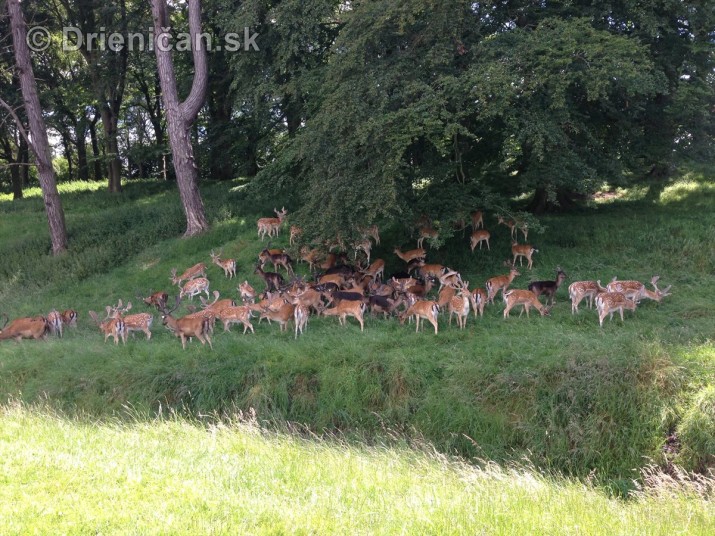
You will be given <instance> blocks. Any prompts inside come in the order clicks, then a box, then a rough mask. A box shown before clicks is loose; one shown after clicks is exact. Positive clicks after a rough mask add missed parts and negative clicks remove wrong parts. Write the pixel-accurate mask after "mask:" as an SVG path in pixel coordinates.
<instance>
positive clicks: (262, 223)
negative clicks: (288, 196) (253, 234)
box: [258, 207, 288, 241]
mask: <svg viewBox="0 0 715 536" xmlns="http://www.w3.org/2000/svg"><path fill="white" fill-rule="evenodd" d="M273 212H275V213H276V216H278V217H277V218H261V219H259V220H258V236H260V237H261V241H263V239H264V238H265V236H266V235H268V237H269V238H270V237H271V236H274V235H275V236H278V233H279V231H280V227H281V224H282V223H283V220H284V219H285V217H286V216H287V215H288V211H287V210H286V209H285V207H282V208H281V210H280V211H278V210H277V209H276V208H274V209H273Z"/></svg>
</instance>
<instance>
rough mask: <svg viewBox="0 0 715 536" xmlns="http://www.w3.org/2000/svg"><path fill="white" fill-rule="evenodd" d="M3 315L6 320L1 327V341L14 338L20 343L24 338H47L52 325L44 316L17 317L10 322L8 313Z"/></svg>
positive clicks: (0, 316)
mask: <svg viewBox="0 0 715 536" xmlns="http://www.w3.org/2000/svg"><path fill="white" fill-rule="evenodd" d="M2 317H5V322H4V323H3V325H2V328H0V341H6V340H9V339H12V340H14V341H15V342H17V343H19V342H20V341H21V340H22V339H35V340H37V339H43V340H45V339H46V338H47V332H48V331H49V329H50V327H49V325H48V323H47V318H45V317H44V316H34V317H24V318H16V319H15V320H13V321H12V322H10V323H9V324H8V322H9V321H10V318H9V317H8V316H7V315H6V314H2V315H0V318H2Z"/></svg>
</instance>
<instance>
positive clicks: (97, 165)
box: [87, 114, 104, 181]
mask: <svg viewBox="0 0 715 536" xmlns="http://www.w3.org/2000/svg"><path fill="white" fill-rule="evenodd" d="M97 121H99V115H98V114H95V116H94V118H93V119H92V120H91V121H90V122H89V124H88V125H87V127H88V128H89V139H90V140H91V143H92V157H93V168H94V180H96V181H101V180H102V178H103V177H104V175H103V174H102V155H101V153H100V152H99V141H97Z"/></svg>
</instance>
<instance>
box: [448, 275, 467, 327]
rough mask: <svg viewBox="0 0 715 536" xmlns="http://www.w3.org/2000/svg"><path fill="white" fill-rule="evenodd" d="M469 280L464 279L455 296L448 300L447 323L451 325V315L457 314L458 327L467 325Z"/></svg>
mask: <svg viewBox="0 0 715 536" xmlns="http://www.w3.org/2000/svg"><path fill="white" fill-rule="evenodd" d="M469 296H470V292H469V281H465V282H464V283H463V284H462V287H461V288H460V289H459V292H458V294H457V295H456V296H453V297H452V299H450V301H449V325H450V326H451V325H452V316H453V315H457V325H458V326H459V329H464V328H465V327H467V318H468V317H469Z"/></svg>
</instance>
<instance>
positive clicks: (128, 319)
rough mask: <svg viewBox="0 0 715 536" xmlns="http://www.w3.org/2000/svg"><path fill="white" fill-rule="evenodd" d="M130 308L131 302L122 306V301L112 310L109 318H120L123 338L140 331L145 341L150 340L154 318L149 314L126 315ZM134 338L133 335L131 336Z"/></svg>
mask: <svg viewBox="0 0 715 536" xmlns="http://www.w3.org/2000/svg"><path fill="white" fill-rule="evenodd" d="M131 308H132V302H128V303H127V305H126V306H122V300H119V304H118V305H117V306H116V307H113V308H112V313H111V315H110V316H111V317H112V318H121V320H122V321H123V322H124V334H123V337H124V338H125V339H126V336H127V335H128V334H129V333H132V332H134V331H141V332H143V333H144V334H145V335H146V340H151V325H152V324H153V323H154V317H153V316H152V315H150V314H149V313H137V314H133V315H127V312H128V311H129V310H130V309H131ZM132 337H134V335H132Z"/></svg>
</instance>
